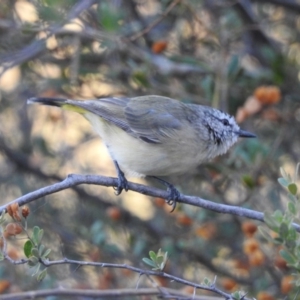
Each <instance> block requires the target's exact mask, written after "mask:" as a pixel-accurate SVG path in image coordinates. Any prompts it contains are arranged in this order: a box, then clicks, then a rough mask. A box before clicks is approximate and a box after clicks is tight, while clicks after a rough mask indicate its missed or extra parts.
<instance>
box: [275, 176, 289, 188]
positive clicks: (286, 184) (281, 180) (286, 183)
mask: <svg viewBox="0 0 300 300" xmlns="http://www.w3.org/2000/svg"><path fill="white" fill-rule="evenodd" d="M277 180H278V182H279V183H280V184H281V185H282V186H283V187H285V188H286V187H288V185H289V184H290V183H289V181H288V180H286V179H285V178H282V177H280V178H278V179H277Z"/></svg>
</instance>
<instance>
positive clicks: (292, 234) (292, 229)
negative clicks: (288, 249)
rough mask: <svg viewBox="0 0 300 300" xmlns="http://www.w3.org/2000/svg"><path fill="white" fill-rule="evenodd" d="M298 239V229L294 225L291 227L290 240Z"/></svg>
mask: <svg viewBox="0 0 300 300" xmlns="http://www.w3.org/2000/svg"><path fill="white" fill-rule="evenodd" d="M296 239H297V231H296V229H295V228H294V227H291V228H290V229H289V235H288V240H291V241H296Z"/></svg>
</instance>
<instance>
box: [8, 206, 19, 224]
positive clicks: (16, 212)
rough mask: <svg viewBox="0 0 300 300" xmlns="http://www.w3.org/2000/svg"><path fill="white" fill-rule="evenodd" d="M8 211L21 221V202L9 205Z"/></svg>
mask: <svg viewBox="0 0 300 300" xmlns="http://www.w3.org/2000/svg"><path fill="white" fill-rule="evenodd" d="M6 210H7V213H8V214H9V215H10V216H11V217H12V218H13V219H14V220H16V221H21V216H20V212H19V203H17V202H15V203H12V204H10V205H8V206H7V208H6Z"/></svg>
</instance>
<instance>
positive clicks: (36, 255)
mask: <svg viewBox="0 0 300 300" xmlns="http://www.w3.org/2000/svg"><path fill="white" fill-rule="evenodd" d="M31 255H32V256H35V257H40V254H39V251H38V249H37V248H32V249H31Z"/></svg>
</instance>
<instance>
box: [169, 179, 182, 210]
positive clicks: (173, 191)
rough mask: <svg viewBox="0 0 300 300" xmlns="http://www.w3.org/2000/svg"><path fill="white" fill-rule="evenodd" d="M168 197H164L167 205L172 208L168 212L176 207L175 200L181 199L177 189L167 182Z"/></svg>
mask: <svg viewBox="0 0 300 300" xmlns="http://www.w3.org/2000/svg"><path fill="white" fill-rule="evenodd" d="M168 192H169V195H168V198H167V199H166V202H167V204H168V205H170V206H172V209H171V211H170V212H173V211H174V210H175V208H176V204H177V200H180V199H181V194H180V193H179V191H178V190H177V189H176V188H175V187H174V186H173V185H172V184H170V183H168Z"/></svg>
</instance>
